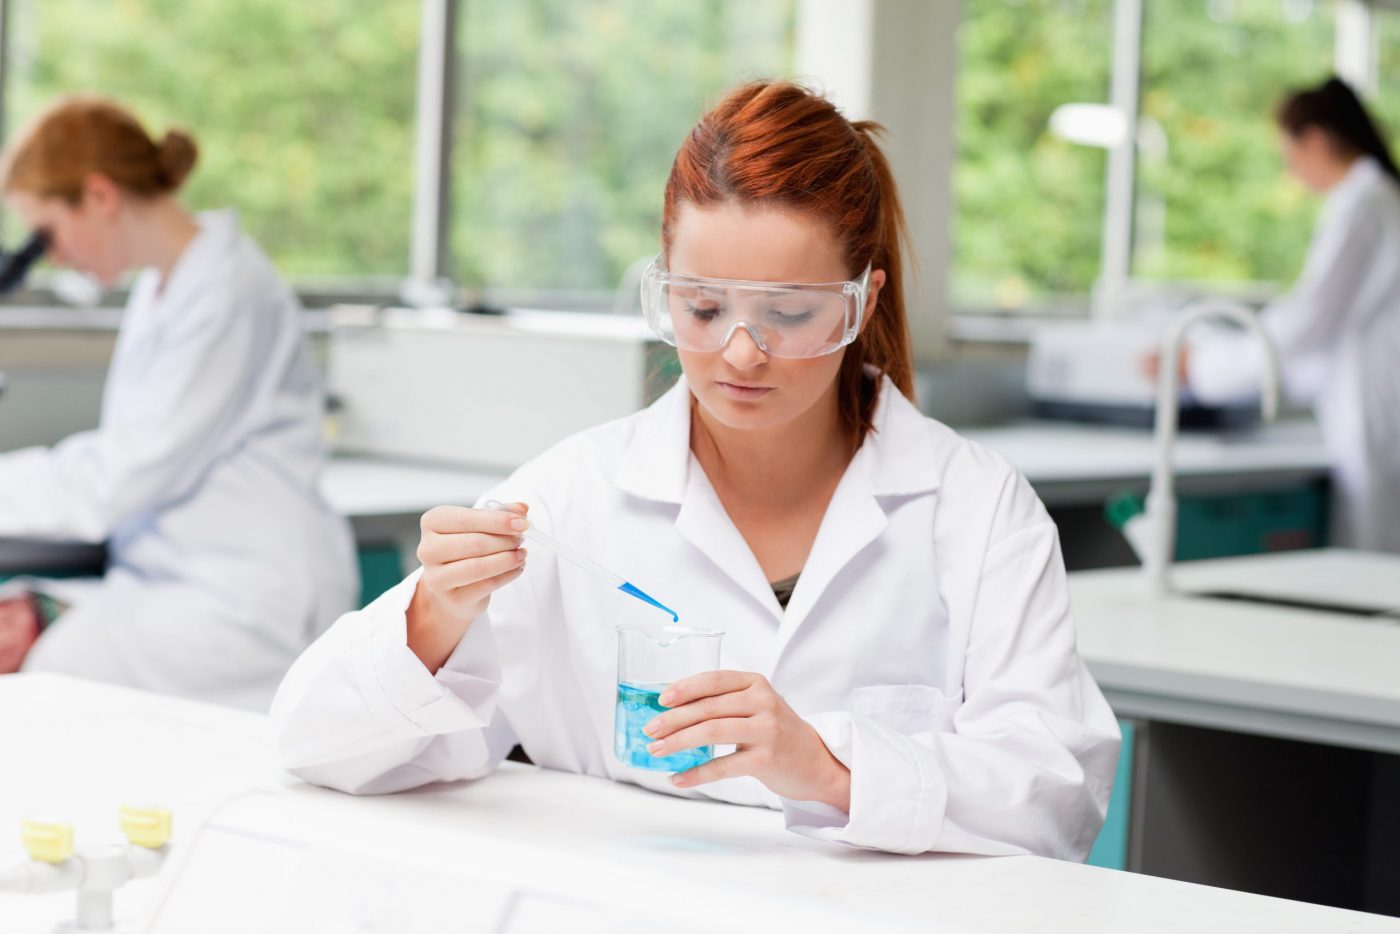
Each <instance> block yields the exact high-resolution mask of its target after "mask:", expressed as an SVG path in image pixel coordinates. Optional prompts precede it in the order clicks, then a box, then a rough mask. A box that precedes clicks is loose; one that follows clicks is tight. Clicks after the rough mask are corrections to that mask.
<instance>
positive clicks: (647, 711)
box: [613, 681, 715, 772]
mask: <svg viewBox="0 0 1400 934" xmlns="http://www.w3.org/2000/svg"><path fill="white" fill-rule="evenodd" d="M665 689H666V685H664V684H629V683H628V682H626V681H620V682H618V685H617V719H616V723H615V728H614V732H613V754H614V755H616V756H617V760H618V761H619V762H621V763H622V764H623V765H628V766H631V767H632V768H634V769H651V770H652V771H655V772H684V771H685V770H686V769H690V768H694V767H695V766H697V765H704V764H705V763H706V762H709V761H710V760H711V759H713V758H714V757H715V747H713V746H701V747H699V748H697V749H685V750H682V751H681V752H678V753H675V754H674V755H670V756H661V757H657V756H653V755H652V754H651V753H649V752H647V745H648V744H649V743H651V741H652V740H651V737H649V736H647V735H646V734H645V733H643V732H642V727H644V726H646V725H647V724H648V723H650V722H651V720H652V718H653V717H655V716H657V715H658V714H660V713H664V712H665V711H666V709H667V708H665V707H662V706H661V692H662V691H664V690H665Z"/></svg>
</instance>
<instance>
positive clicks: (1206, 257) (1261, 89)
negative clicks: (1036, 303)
mask: <svg viewBox="0 0 1400 934" xmlns="http://www.w3.org/2000/svg"><path fill="white" fill-rule="evenodd" d="M1145 12H1146V17H1145V20H1144V23H1143V32H1142V36H1143V43H1142V84H1141V103H1140V118H1139V130H1138V140H1137V143H1138V159H1137V203H1136V214H1135V218H1134V238H1133V245H1134V250H1133V270H1132V271H1133V275H1134V276H1135V277H1137V278H1140V279H1168V280H1192V281H1195V282H1205V283H1216V282H1224V283H1228V282H1241V281H1244V282H1249V281H1256V282H1258V281H1263V282H1279V283H1283V282H1286V281H1288V280H1290V279H1292V278H1293V277H1294V276H1295V275H1297V273H1298V271H1299V269H1300V266H1301V263H1302V259H1303V255H1304V252H1305V250H1306V248H1307V243H1308V239H1309V237H1310V236H1311V234H1312V227H1313V221H1314V217H1315V214H1316V209H1317V204H1318V201H1317V199H1316V198H1315V197H1314V196H1312V195H1311V194H1309V193H1308V192H1307V191H1306V190H1305V189H1304V188H1303V187H1302V186H1301V185H1300V184H1298V183H1297V182H1295V181H1293V180H1291V179H1289V178H1288V177H1287V176H1286V175H1285V174H1284V170H1283V163H1282V160H1281V159H1280V158H1279V155H1278V152H1277V142H1276V136H1277V132H1276V130H1275V129H1274V122H1273V111H1274V107H1275V106H1276V104H1277V103H1278V101H1279V98H1280V97H1282V96H1283V94H1284V93H1285V92H1287V91H1289V90H1291V89H1293V88H1297V87H1302V86H1305V85H1312V84H1316V83H1317V82H1319V81H1321V80H1322V79H1323V78H1325V77H1326V76H1327V75H1328V74H1329V73H1330V71H1331V68H1332V56H1333V48H1334V39H1333V11H1332V4H1331V3H1330V2H1323V0H1187V2H1182V0H1148V2H1147V4H1146V7H1145Z"/></svg>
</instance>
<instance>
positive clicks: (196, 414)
mask: <svg viewBox="0 0 1400 934" xmlns="http://www.w3.org/2000/svg"><path fill="white" fill-rule="evenodd" d="M200 224H201V228H202V229H201V231H200V232H199V234H198V235H197V236H196V237H195V239H194V240H193V241H192V242H191V243H190V244H189V246H188V247H187V248H186V250H185V252H184V253H183V254H182V255H181V256H180V258H179V260H178V262H177V263H176V265H175V267H174V269H173V270H172V271H171V274H170V277H169V281H168V282H166V283H165V284H164V288H163V289H160V285H161V283H160V282H159V274H158V273H157V272H156V271H155V270H147V271H145V272H144V273H142V274H141V275H140V276H139V277H138V279H137V280H136V282H135V283H134V286H133V289H132V292H131V299H130V302H129V303H128V305H127V309H126V313H125V316H124V318H123V321H122V327H121V331H120V333H119V335H118V338H117V344H116V349H115V351H114V353H113V356H112V361H111V365H110V369H109V371H108V375H107V382H106V387H105V390H104V394H103V399H102V412H101V418H100V424H99V426H98V428H97V429H95V430H93V431H87V432H82V433H80V434H76V435H73V436H72V437H69V438H67V439H65V440H64V441H62V442H60V443H59V444H57V445H55V446H54V447H52V448H28V449H25V450H20V451H15V452H12V453H9V454H5V455H0V535H4V536H15V537H27V538H36V539H57V540H74V541H85V542H101V541H104V540H105V541H107V542H108V549H109V550H108V554H109V568H108V570H107V573H106V576H105V577H104V578H102V579H101V580H100V581H92V580H89V581H43V582H37V583H36V582H32V581H31V582H28V585H29V586H30V587H33V588H35V589H42V590H45V591H48V592H51V593H54V594H55V595H56V596H59V597H61V598H63V599H67V600H72V601H73V606H72V607H71V608H70V609H69V610H68V611H67V612H65V613H64V614H63V615H62V616H61V617H59V619H58V621H57V622H55V623H54V624H53V626H51V627H50V628H49V629H48V630H47V631H46V632H45V633H44V634H43V635H42V636H41V638H40V640H39V642H38V643H37V644H36V645H35V647H34V648H33V650H32V651H31V652H30V654H29V656H28V658H27V659H26V660H25V663H24V668H25V670H28V671H59V672H65V673H68V674H74V675H81V676H86V677H91V678H96V679H99V680H103V681H110V682H115V683H119V684H126V685H131V686H134V687H140V688H147V689H150V690H154V691H161V692H167V693H172V694H180V695H184V696H187V697H196V698H201V699H205V700H211V701H216V702H221V703H227V704H233V705H237V706H242V707H248V708H252V709H260V710H266V709H267V706H268V704H269V703H270V702H271V699H272V695H273V692H274V691H275V690H276V687H277V683H278V681H279V680H280V679H281V677H282V675H283V674H284V673H285V672H286V670H287V668H288V666H290V665H291V663H292V661H293V659H295V658H296V657H297V654H298V653H299V652H300V651H301V650H302V649H304V648H305V647H306V646H307V645H309V644H310V643H311V641H312V640H313V639H315V638H316V636H317V635H319V634H320V633H321V632H323V631H324V630H325V629H326V627H327V626H329V625H330V624H331V622H332V621H333V620H334V619H335V618H336V617H337V616H339V615H340V614H342V613H344V612H346V611H347V610H350V609H353V608H354V605H355V597H356V595H357V593H356V591H357V574H356V569H355V558H354V551H353V545H352V542H351V538H350V533H349V527H348V525H347V524H346V522H345V520H344V519H342V518H341V517H339V516H337V515H335V514H334V513H333V512H332V511H331V509H330V508H329V506H328V505H327V504H326V503H325V502H324V501H323V500H322V498H321V496H320V495H319V493H318V492H317V477H318V475H319V473H320V470H321V466H322V461H323V448H322V441H321V417H322V401H321V390H320V387H319V385H318V379H317V375H316V372H315V370H314V368H313V366H312V363H311V360H310V359H309V356H308V350H307V346H306V341H305V340H304V337H303V332H302V324H301V319H300V313H299V312H300V308H299V306H298V303H297V301H296V299H295V297H294V296H293V295H292V294H291V292H290V291H289V290H288V289H287V287H286V285H285V284H284V283H283V282H282V281H281V279H280V278H279V277H278V275H277V273H276V271H275V270H274V269H273V267H272V265H271V263H270V262H269V261H268V259H267V257H266V256H265V255H264V254H263V253H262V251H261V250H260V249H259V248H258V247H257V245H256V244H254V243H253V242H252V241H251V240H250V239H249V238H248V237H246V236H244V235H242V234H241V233H240V232H239V229H238V225H237V222H236V220H235V218H234V216H233V214H232V212H221V213H214V214H208V215H201V217H200ZM158 290H159V291H158Z"/></svg>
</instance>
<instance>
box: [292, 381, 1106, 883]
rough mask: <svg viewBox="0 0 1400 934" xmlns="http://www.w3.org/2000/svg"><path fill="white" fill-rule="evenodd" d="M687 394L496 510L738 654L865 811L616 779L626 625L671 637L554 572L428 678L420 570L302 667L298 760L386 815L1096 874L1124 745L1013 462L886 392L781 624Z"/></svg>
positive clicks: (517, 482) (547, 460) (564, 452)
mask: <svg viewBox="0 0 1400 934" xmlns="http://www.w3.org/2000/svg"><path fill="white" fill-rule="evenodd" d="M690 399H691V396H690V392H689V389H688V388H687V387H686V385H685V383H684V382H683V381H682V383H681V384H680V385H678V386H677V387H675V388H674V389H672V390H671V392H669V393H668V394H667V395H666V396H664V397H663V398H662V399H660V400H659V401H658V402H657V403H656V404H655V405H653V406H652V407H651V408H649V409H647V410H646V411H644V412H641V413H638V414H637V415H634V416H632V417H630V418H627V419H624V420H622V421H619V422H614V423H612V424H609V425H605V426H603V427H601V428H597V429H594V430H592V431H589V432H585V433H583V434H581V435H578V436H575V437H574V438H572V439H570V440H567V441H565V442H564V443H562V444H560V445H558V446H557V447H555V448H554V449H552V450H551V451H549V452H547V453H546V454H544V455H543V456H541V457H540V458H538V459H536V460H535V461H533V462H531V463H529V464H527V465H526V466H524V467H522V468H521V469H520V470H518V471H517V472H516V473H515V474H514V475H513V476H512V477H511V478H510V479H509V480H508V481H506V482H505V483H504V484H502V485H501V486H500V487H499V488H497V489H496V490H494V491H492V492H491V493H490V494H489V495H490V496H491V497H494V498H497V499H500V500H504V501H523V502H527V503H529V504H530V518H531V519H532V520H533V521H535V522H536V523H538V525H539V527H540V528H541V529H542V530H544V531H546V532H548V533H550V534H552V535H556V536H557V537H559V538H560V539H561V540H563V541H565V542H568V543H570V544H572V545H573V546H574V547H577V548H580V549H582V550H583V551H584V552H585V553H587V554H589V555H592V556H593V557H594V558H595V559H596V560H597V561H599V562H601V563H602V564H603V565H604V566H606V567H608V568H611V569H614V570H616V571H617V572H618V573H621V574H623V575H626V576H627V577H628V580H630V581H631V582H633V583H634V584H636V585H637V586H638V587H641V588H642V589H643V590H645V591H647V592H648V593H650V594H653V595H654V596H656V597H657V598H658V599H660V600H661V601H662V602H663V603H666V604H667V605H668V606H671V607H673V608H675V609H676V610H677V611H678V612H679V613H680V617H681V621H682V622H683V623H691V624H694V625H699V626H705V627H713V628H720V629H723V630H724V631H725V633H726V634H725V636H724V641H723V646H722V658H721V664H722V665H723V666H724V667H726V668H731V669H739V670H748V671H756V672H759V673H761V674H763V675H764V676H766V677H767V678H768V679H769V680H770V681H771V682H772V684H773V685H774V686H775V688H776V689H777V690H778V692H779V693H780V694H782V695H783V697H784V698H786V700H787V702H788V703H789V704H790V705H791V706H792V707H793V708H794V709H795V710H796V711H797V712H798V713H799V714H800V715H802V716H803V717H805V718H806V719H807V720H808V722H810V723H811V724H812V726H813V727H815V728H816V730H817V732H818V733H819V734H820V735H821V737H822V739H823V740H824V741H825V742H826V744H827V746H828V747H829V748H830V749H831V751H832V753H833V754H834V755H835V756H836V757H837V758H838V759H840V760H841V761H842V762H843V763H845V764H846V765H847V766H848V767H849V768H850V770H851V812H850V814H849V815H847V814H846V813H844V812H839V811H835V810H834V809H832V808H830V807H828V806H826V805H820V804H812V803H806V802H798V801H786V800H782V799H780V798H778V796H776V795H774V794H772V793H771V792H769V791H768V790H767V789H766V788H764V787H763V786H762V785H760V784H759V783H758V782H757V781H756V780H754V779H751V778H739V779H731V780H727V781H724V782H720V783H717V784H713V785H708V786H704V787H702V788H700V789H697V790H691V791H677V790H676V789H675V788H673V787H672V786H671V785H670V783H669V782H668V781H667V780H666V776H665V775H664V774H659V773H655V772H645V771H636V770H632V769H628V768H625V767H624V766H622V765H621V764H619V763H618V762H617V761H616V760H615V759H614V757H613V752H612V745H613V714H614V700H615V688H616V674H617V667H616V659H617V641H616V635H615V633H614V626H615V625H617V624H619V623H636V622H653V623H655V622H664V621H667V620H666V618H665V617H664V616H662V615H661V614H659V613H658V611H656V610H655V609H652V608H650V607H648V606H647V605H645V604H643V603H642V602H640V601H638V600H634V599H632V598H630V597H627V596H625V595H623V594H621V593H619V592H617V591H614V590H611V589H609V588H607V587H605V586H602V585H600V584H599V582H598V580H597V579H596V578H594V577H591V576H589V575H587V574H585V573H583V572H581V571H579V570H578V569H577V568H576V567H574V566H573V565H570V564H560V563H559V562H558V561H557V560H556V558H555V557H554V556H553V555H552V554H550V553H549V552H548V551H546V550H545V549H533V550H532V551H531V554H530V558H529V562H528V564H527V566H526V571H525V573H524V575H522V577H521V578H520V579H519V580H518V581H516V582H514V583H512V584H511V585H509V586H507V587H505V588H503V589H502V590H501V591H499V592H498V593H497V594H496V595H495V596H494V597H493V598H492V602H491V605H490V609H489V610H488V612H487V614H486V615H485V616H483V617H482V618H480V619H478V620H477V621H476V622H475V624H473V626H472V627H471V629H470V630H468V632H467V635H466V636H465V637H464V638H463V639H462V641H461V642H460V643H459V644H458V646H457V648H456V650H455V651H454V652H453V654H452V656H451V657H450V658H449V659H448V661H447V663H446V665H445V666H444V667H443V668H442V669H441V670H440V671H439V672H438V673H437V675H436V677H434V676H432V675H430V674H429V673H428V671H427V669H426V668H424V666H423V665H422V664H421V663H420V662H419V661H418V659H417V658H416V656H414V655H413V653H412V652H411V651H410V650H409V649H408V648H407V645H406V637H405V616H404V614H405V609H406V607H407V605H408V602H409V600H410V598H411V597H412V594H413V591H414V588H415V586H416V584H417V580H418V573H415V574H414V575H413V576H411V577H409V578H408V579H407V580H406V581H404V582H403V583H401V584H399V585H398V586H396V587H395V588H393V589H392V590H390V591H388V592H387V593H385V594H384V595H383V596H382V597H380V598H379V599H378V600H377V601H375V602H374V603H373V604H371V605H370V606H369V607H367V608H366V609H364V610H362V611H360V612H357V613H351V614H349V615H348V616H346V617H344V618H343V619H341V620H340V621H339V622H337V623H336V624H335V626H334V627H332V629H331V630H330V632H328V633H327V634H326V635H325V636H323V637H322V638H321V639H320V640H318V641H317V642H316V644H315V645H313V646H312V647H311V648H310V649H309V650H308V651H307V653H306V654H305V655H303V656H302V657H301V658H300V659H299V660H298V661H297V663H296V664H295V665H294V666H293V667H292V670H291V671H290V672H289V673H288V675H287V678H286V680H285V681H284V682H283V684H282V687H281V688H280V690H279V692H278V695H277V699H276V700H275V701H274V703H273V711H272V718H273V723H274V729H275V735H276V747H277V750H278V754H279V756H280V759H281V761H282V763H283V764H284V765H285V766H286V767H287V768H289V769H290V770H291V771H293V772H295V773H296V774H297V775H299V776H301V777H302V778H304V779H306V780H307V781H310V782H314V783H316V784H321V785H327V786H330V787H333V788H339V789H343V790H345V791H351V792H357V793H377V792H390V791H396V790H399V789H404V788H411V787H413V786H416V785H422V784H424V783H425V782H431V781H435V780H454V779H464V778H473V777H477V776H481V775H484V774H486V773H487V772H490V771H491V770H492V769H493V768H494V767H495V766H496V765H497V763H498V762H500V760H501V759H502V757H503V756H505V755H506V754H507V752H508V751H509V750H510V748H511V746H512V745H513V744H514V743H515V742H517V741H518V742H520V743H521V744H523V746H524V748H525V751H526V752H527V753H528V754H529V756H530V757H531V758H532V759H533V760H534V761H535V762H536V763H538V764H539V765H542V766H545V767H547V768H554V769H563V770H567V771H571V772H580V773H584V774H588V775H596V776H607V777H609V778H612V779H614V780H617V781H626V782H635V783H637V784H639V785H643V786H645V787H647V788H651V789H654V790H657V791H662V792H667V793H670V794H685V795H687V796H698V797H709V798H718V799H721V800H725V801H730V802H735V803H740V804H751V805H767V806H770V807H774V808H781V809H782V810H783V812H784V817H785V821H786V824H787V826H788V827H789V828H791V829H793V830H796V831H798V832H801V833H805V834H808V835H811V836H816V837H821V838H825V839H828V840H833V841H840V842H843V843H848V844H853V845H857V846H863V847H871V848H875V849H881V850H888V851H892V852H901V853H919V852H925V851H930V850H947V851H956V852H969V853H989V854H1009V853H1027V852H1029V853H1039V854H1045V855H1050V856H1058V857H1064V858H1068V859H1082V858H1083V857H1084V856H1085V854H1087V853H1088V851H1089V848H1090V846H1091V844H1092V843H1093V840H1094V838H1095V835H1096V834H1097V833H1098V830H1099V827H1100V825H1101V824H1102V821H1103V817H1104V810H1105V807H1106V805H1107V803H1108V796H1109V791H1110V788H1111V785H1112V781H1113V772H1114V767H1115V763H1116V759H1117V753H1118V744H1119V737H1118V728H1117V723H1116V721H1115V720H1114V717H1113V714H1112V713H1111V712H1110V710H1109V708H1108V705H1107V704H1106V703H1105V702H1104V699H1103V696H1102V695H1101V694H1100V693H1099V690H1098V687H1097V686H1096V685H1095V684H1094V681H1093V679H1092V677H1091V676H1090V675H1089V673H1088V670H1087V669H1086V668H1085V666H1084V664H1083V663H1082V661H1081V660H1080V658H1079V655H1078V654H1077V651H1076V649H1075V632H1074V624H1073V622H1072V621H1071V618H1070V608H1069V592H1068V590H1067V588H1066V581H1065V570H1064V565H1063V562H1062V560H1061V556H1060V547H1059V540H1058V537H1057V534H1056V530H1055V526H1054V525H1053V524H1052V523H1051V521H1050V519H1049V518H1048V516H1047V515H1046V513H1045V510H1044V508H1043V507H1042V506H1041V504H1040V501H1039V500H1038V499H1037V498H1036V496H1035V494H1034V493H1033V492H1032V491H1031V488H1030V486H1029V485H1028V484H1027V483H1026V481H1025V480H1024V479H1023V478H1022V477H1021V476H1020V475H1019V474H1018V473H1017V472H1016V471H1015V469H1014V468H1012V467H1011V466H1010V465H1009V464H1008V463H1007V462H1006V461H1005V460H1004V459H1002V458H1001V457H999V456H998V455H996V454H993V453H992V452H990V451H988V450H986V449H984V448H981V447H979V446H978V445H976V444H974V443H972V442H970V441H967V440H965V439H963V438H960V437H958V436H957V435H956V434H954V433H953V432H952V431H951V430H949V429H948V428H946V427H944V426H943V425H941V424H939V423H937V422H935V421H932V420H930V419H926V418H924V417H923V416H922V415H921V414H919V412H918V410H917V409H915V408H914V407H913V405H911V404H910V403H909V402H908V400H906V399H905V398H904V397H903V396H901V395H900V394H899V392H898V390H897V389H896V388H895V387H894V385H893V384H892V383H890V382H889V381H888V380H885V381H884V385H883V389H882V392H881V402H880V406H879V410H878V412H877V413H876V425H877V429H876V431H875V433H874V434H873V435H871V436H870V437H869V438H868V439H867V440H866V442H865V443H864V445H863V446H862V447H861V448H860V450H859V452H858V453H857V454H856V456H855V458H854V459H853V460H852V462H851V464H850V466H849V467H848V469H847V470H846V473H845V475H844V477H843V478H842V480H841V482H840V485H839V486H838V488H837V490H836V493H835V495H834V496H833V498H832V501H831V504H830V506H829V507H828V509H827V513H826V516H825V517H824V519H823V521H822V524H821V528H820V531H819V532H818V534H817V538H816V541H815V542H814V544H813V546H812V551H811V554H810V556H809V557H808V559H807V563H806V567H805V568H804V569H803V571H802V575H801V577H800V579H799V580H798V583H797V588H796V591H795V592H794V593H793V594H792V598H791V601H790V603H789V605H788V608H787V610H786V612H784V611H783V610H782V609H781V608H780V607H779V605H778V603H777V600H776V599H775V597H774V595H773V591H772V589H771V587H770V586H769V583H768V581H767V580H765V579H764V575H763V572H762V570H761V569H760V567H759V564H758V562H757V560H756V559H755V558H754V556H753V553H752V552H751V551H750V550H749V548H748V546H747V544H746V543H745V541H744V539H743V538H742V537H741V536H740V534H739V532H738V530H737V529H736V528H735V526H734V524H733V523H732V522H731V521H730V520H729V518H728V516H727V515H726V514H725V511H724V508H723V507H722V505H721V504H720V502H719V499H718V498H717V496H716V494H715V491H714V489H713V488H712V487H711V485H710V483H709V480H708V479H707V478H706V476H705V472H704V470H703V469H702V468H701V467H700V465H699V463H698V462H697V461H696V460H695V459H694V457H693V456H692V455H691V452H690V447H689V437H690V434H689V433H690Z"/></svg>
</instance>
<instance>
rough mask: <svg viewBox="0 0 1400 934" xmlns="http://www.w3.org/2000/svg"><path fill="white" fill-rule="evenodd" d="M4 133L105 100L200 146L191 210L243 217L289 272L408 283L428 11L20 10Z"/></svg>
mask: <svg viewBox="0 0 1400 934" xmlns="http://www.w3.org/2000/svg"><path fill="white" fill-rule="evenodd" d="M8 15H9V23H8V26H9V30H10V32H9V35H8V37H7V43H8V47H7V49H6V53H7V54H6V59H5V63H4V67H5V77H6V91H7V94H6V100H5V115H6V127H5V130H6V132H7V133H10V132H13V131H14V129H15V127H16V126H17V125H19V124H21V123H22V122H23V121H24V120H25V119H27V118H28V117H30V116H31V115H32V114H33V113H34V112H35V111H36V110H37V109H38V108H40V107H42V106H43V105H44V104H46V103H47V102H48V101H50V100H51V99H53V98H54V97H55V96H56V95H59V94H65V93H72V92H84V91H86V92H92V91H96V92H100V93H102V94H106V95H110V96H113V97H116V98H118V99H120V100H122V101H124V102H126V103H128V104H130V105H131V106H132V107H133V108H134V109H135V110H136V112H137V113H138V115H139V116H141V117H142V119H143V120H145V121H146V122H147V124H148V128H149V129H152V130H153V131H156V132H159V131H161V130H163V129H164V128H165V127H167V126H169V125H171V124H178V125H180V126H183V127H185V128H187V129H188V130H190V131H191V132H192V133H193V134H194V136H195V138H196V139H197V141H198V142H199V145H200V157H199V163H198V164H197V166H196V168H195V172H194V174H193V175H192V176H191V179H190V186H189V189H188V192H187V198H186V200H187V203H189V204H190V205H191V206H193V207H196V208H209V207H222V206H226V205H233V206H236V207H237V208H238V210H239V214H240V217H241V219H242V222H243V224H244V226H245V227H246V228H247V229H248V231H249V232H250V233H251V234H252V235H253V236H254V237H255V238H256V239H258V240H259V241H260V242H261V243H262V244H263V246H264V247H265V248H266V249H267V251H268V252H269V253H270V254H271V255H272V257H273V258H274V260H275V261H276V262H277V264H278V266H279V267H280V268H281V270H282V272H283V273H284V274H286V275H290V276H300V277H307V276H337V277H344V276H349V277H364V276H375V275H388V276H393V277H398V276H401V275H402V274H403V273H404V272H405V271H406V269H407V266H408V250H409V217H410V214H411V205H412V193H413V142H414V93H415V75H416V72H415V62H416V59H417V49H418V23H419V5H418V4H417V3H415V2H406V0H395V2H379V0H295V2H288V0H238V2H228V0H142V2H122V3H116V2H112V3H108V2H93V0H9V3H8Z"/></svg>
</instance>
